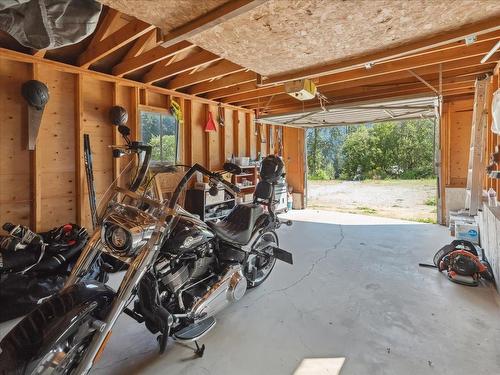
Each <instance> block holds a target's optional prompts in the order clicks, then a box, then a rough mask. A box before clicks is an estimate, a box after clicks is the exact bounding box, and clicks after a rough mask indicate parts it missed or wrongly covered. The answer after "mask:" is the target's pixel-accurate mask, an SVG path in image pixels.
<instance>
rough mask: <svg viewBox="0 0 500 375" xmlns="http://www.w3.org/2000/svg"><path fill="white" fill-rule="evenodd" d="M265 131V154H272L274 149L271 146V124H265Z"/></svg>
mask: <svg viewBox="0 0 500 375" xmlns="http://www.w3.org/2000/svg"><path fill="white" fill-rule="evenodd" d="M266 131H267V133H266V137H267V146H266V148H267V155H271V154H274V150H273V146H272V144H271V143H272V142H274V141H273V138H272V134H273V125H268V126H267V129H266Z"/></svg>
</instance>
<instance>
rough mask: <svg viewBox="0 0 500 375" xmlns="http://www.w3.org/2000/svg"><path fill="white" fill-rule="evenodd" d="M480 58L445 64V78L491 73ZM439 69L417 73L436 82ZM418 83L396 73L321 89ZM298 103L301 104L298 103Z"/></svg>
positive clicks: (246, 103)
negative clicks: (466, 64) (465, 63)
mask: <svg viewBox="0 0 500 375" xmlns="http://www.w3.org/2000/svg"><path fill="white" fill-rule="evenodd" d="M479 60H480V58H475V59H474V60H473V61H470V62H469V64H471V63H473V65H471V66H466V67H465V68H462V67H460V68H457V66H456V62H453V63H451V64H450V65H446V64H443V73H444V74H443V77H444V78H447V79H453V78H458V77H464V76H470V75H474V74H475V75H479V74H484V73H486V72H490V71H491V68H492V64H488V65H486V66H485V65H481V64H480V62H479ZM438 69H439V68H438V67H437V66H435V67H425V68H422V69H420V70H418V71H417V73H418V74H420V75H422V76H423V77H424V78H425V79H427V80H429V81H435V80H436V79H437V77H438ZM413 83H416V81H415V79H414V78H413V77H412V76H411V75H410V74H409V73H408V72H407V71H401V72H395V73H390V74H385V75H379V76H374V77H368V78H364V79H359V80H355V81H347V82H339V83H337V84H332V85H327V86H323V87H322V89H321V93H322V94H324V95H329V94H330V93H331V92H338V91H339V90H347V89H352V88H355V87H378V88H381V87H384V86H387V87H391V86H394V85H397V84H401V85H405V84H413ZM274 95H275V97H274V100H276V99H277V98H280V97H281V98H283V97H284V98H286V97H288V96H287V95H286V94H285V93H284V90H281V91H280V92H279V93H275V94H274ZM266 100H267V98H266V97H262V96H261V97H258V98H253V99H249V100H246V101H242V102H237V103H236V104H237V105H242V106H249V105H253V107H257V106H258V104H259V103H260V106H262V103H264V102H265V101H266ZM297 103H300V102H298V101H297Z"/></svg>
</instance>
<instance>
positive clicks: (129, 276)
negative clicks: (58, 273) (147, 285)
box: [65, 230, 159, 375]
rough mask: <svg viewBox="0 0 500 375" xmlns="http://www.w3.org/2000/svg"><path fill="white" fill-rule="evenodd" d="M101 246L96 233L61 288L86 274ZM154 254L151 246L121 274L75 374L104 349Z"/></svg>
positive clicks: (157, 249)
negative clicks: (116, 287)
mask: <svg viewBox="0 0 500 375" xmlns="http://www.w3.org/2000/svg"><path fill="white" fill-rule="evenodd" d="M101 246H103V245H102V244H101V243H100V237H99V230H97V231H96V233H95V234H94V235H93V236H92V238H91V239H90V241H89V243H88V244H87V246H86V247H85V249H84V250H83V252H82V254H81V256H80V257H79V258H78V261H77V263H76V264H75V267H74V268H73V271H72V273H71V275H70V277H69V278H68V281H67V282H66V285H65V287H67V286H69V285H72V284H74V283H76V282H79V281H80V278H81V277H82V276H84V275H85V273H86V272H87V271H88V269H89V267H90V266H91V265H92V262H93V261H94V260H95V258H96V256H97V255H98V253H99V252H101V248H100V247H101ZM146 246H147V245H146ZM158 251H159V246H158V245H155V246H154V247H153V248H152V249H150V250H148V249H147V248H145V249H143V250H142V252H141V253H140V254H139V255H138V256H137V258H136V259H135V260H134V261H133V262H132V263H131V264H130V265H129V268H128V271H127V272H126V273H125V276H124V277H123V280H122V282H121V284H120V287H119V288H118V291H117V293H116V296H115V298H114V300H113V304H112V306H111V310H110V312H109V313H108V315H107V317H106V319H104V321H103V323H104V324H102V325H101V327H100V329H99V330H98V331H96V333H95V335H94V337H93V338H92V341H91V342H90V344H89V347H88V348H87V350H86V351H85V355H84V357H83V358H82V360H81V362H80V364H79V365H78V367H77V369H76V372H75V374H78V375H80V374H82V375H84V374H87V373H88V372H89V371H90V369H91V368H92V366H93V365H94V362H95V358H96V356H97V354H98V353H99V351H100V350H101V347H102V346H103V345H105V340H106V337H107V336H108V335H110V334H111V329H112V328H113V326H114V324H115V323H116V320H117V319H118V317H119V316H120V314H121V313H122V312H123V310H124V309H125V307H126V305H127V303H128V302H129V300H130V297H131V296H132V295H133V293H134V289H135V288H136V286H137V285H138V284H139V282H140V281H141V279H142V277H143V276H144V274H145V273H146V271H147V269H148V266H149V265H150V264H152V263H153V261H154V258H155V257H156V254H157V252H158Z"/></svg>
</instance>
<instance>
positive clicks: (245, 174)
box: [234, 173, 253, 177]
mask: <svg viewBox="0 0 500 375" xmlns="http://www.w3.org/2000/svg"><path fill="white" fill-rule="evenodd" d="M234 176H235V177H245V176H253V173H241V174H235V175H234Z"/></svg>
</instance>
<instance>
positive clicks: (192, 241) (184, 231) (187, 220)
mask: <svg viewBox="0 0 500 375" xmlns="http://www.w3.org/2000/svg"><path fill="white" fill-rule="evenodd" d="M214 237H215V234H214V233H213V232H212V231H211V230H210V228H209V227H208V226H207V225H206V224H205V223H204V222H203V221H201V220H199V219H197V218H195V217H193V216H188V215H180V216H178V218H177V223H176V224H175V227H174V229H173V230H172V233H171V235H170V238H169V239H168V240H167V241H166V242H165V245H163V247H162V249H161V251H162V252H163V253H171V254H180V253H183V252H186V251H189V250H193V249H195V248H197V247H198V246H200V245H203V244H204V243H206V242H208V241H210V240H211V239H212V238H214Z"/></svg>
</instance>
